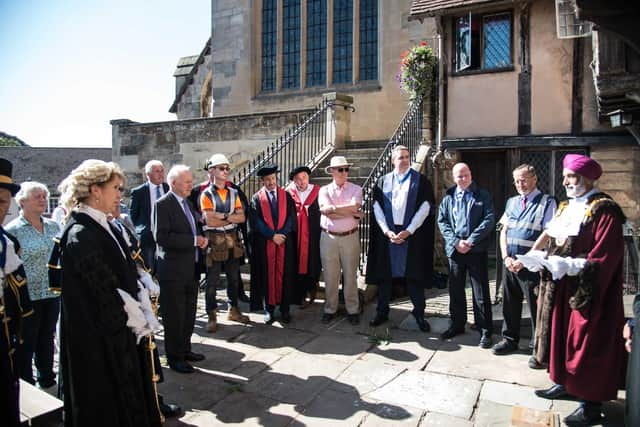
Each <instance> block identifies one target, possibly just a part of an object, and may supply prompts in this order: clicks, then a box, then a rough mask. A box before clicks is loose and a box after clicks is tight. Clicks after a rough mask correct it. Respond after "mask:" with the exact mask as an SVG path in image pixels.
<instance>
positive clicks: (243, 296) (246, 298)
mask: <svg viewBox="0 0 640 427" xmlns="http://www.w3.org/2000/svg"><path fill="white" fill-rule="evenodd" d="M238 301H240V302H245V303H249V301H250V299H249V296H248V295H247V294H245V293H244V292H240V293H239V294H238Z"/></svg>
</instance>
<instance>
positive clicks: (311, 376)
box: [246, 351, 348, 405]
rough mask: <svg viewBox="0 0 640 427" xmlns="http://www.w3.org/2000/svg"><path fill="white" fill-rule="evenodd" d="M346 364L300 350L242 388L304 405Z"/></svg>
mask: <svg viewBox="0 0 640 427" xmlns="http://www.w3.org/2000/svg"><path fill="white" fill-rule="evenodd" d="M347 366H348V364H347V363H344V362H339V361H337V360H331V359H325V358H321V357H318V356H312V355H308V354H305V353H301V352H298V351H296V352H294V353H291V354H288V355H287V356H285V357H283V358H281V359H280V360H278V361H277V362H275V363H274V364H273V365H271V369H270V370H268V371H264V372H261V373H260V374H258V375H256V376H255V377H254V378H253V379H252V381H251V382H250V383H249V384H248V386H247V388H246V390H247V391H249V392H254V393H258V394H261V395H263V396H266V397H269V398H272V399H276V400H278V401H279V402H285V403H295V404H301V405H305V404H307V403H309V402H310V401H311V400H313V398H314V397H315V396H316V395H317V394H318V393H320V392H321V391H322V390H324V389H325V388H326V387H328V386H329V385H330V383H332V382H334V381H335V379H336V377H338V376H339V375H340V374H341V373H342V372H343V371H344V370H345V369H346V368H347Z"/></svg>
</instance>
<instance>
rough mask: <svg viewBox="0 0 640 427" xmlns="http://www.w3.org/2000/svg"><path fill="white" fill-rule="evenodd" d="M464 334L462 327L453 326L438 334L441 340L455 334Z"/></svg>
mask: <svg viewBox="0 0 640 427" xmlns="http://www.w3.org/2000/svg"><path fill="white" fill-rule="evenodd" d="M461 334H464V328H454V327H453V326H452V327H450V328H449V329H447V330H446V331H444V332H443V333H441V334H440V339H441V340H449V339H451V338H453V337H455V336H456V335H461Z"/></svg>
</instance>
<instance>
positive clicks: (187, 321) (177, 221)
mask: <svg viewBox="0 0 640 427" xmlns="http://www.w3.org/2000/svg"><path fill="white" fill-rule="evenodd" d="M167 180H168V181H169V186H170V188H171V191H169V193H167V194H166V195H165V196H164V197H162V198H160V199H159V200H158V201H157V202H156V205H155V221H154V223H155V229H154V237H155V241H156V242H157V249H156V255H157V259H156V261H157V276H158V280H159V282H160V312H161V314H162V322H163V324H164V338H165V340H164V348H165V353H166V355H167V360H168V362H169V367H170V368H171V369H173V370H174V371H176V372H180V373H185V374H188V373H192V372H194V371H195V370H194V368H193V366H191V365H190V364H189V362H198V361H201V360H204V356H203V355H202V354H197V353H194V352H192V351H191V334H192V333H193V327H194V325H195V318H196V303H197V297H198V280H197V279H198V277H197V276H198V269H197V268H196V263H197V262H198V258H199V257H200V256H201V254H200V249H204V248H205V247H207V245H208V240H207V239H206V238H205V237H203V236H202V235H201V233H202V232H201V231H200V230H199V229H198V223H199V221H198V217H197V216H196V212H195V211H194V210H193V207H192V206H191V205H190V203H189V201H188V199H187V198H188V197H189V195H190V194H191V187H193V174H192V173H191V171H190V170H189V167H188V166H185V165H175V166H173V167H172V168H171V170H170V171H169V174H168V175H167Z"/></svg>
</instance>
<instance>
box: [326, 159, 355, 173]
mask: <svg viewBox="0 0 640 427" xmlns="http://www.w3.org/2000/svg"><path fill="white" fill-rule="evenodd" d="M352 164H353V163H349V162H347V158H346V157H344V156H333V157H332V158H331V162H330V163H329V166H327V167H326V168H324V170H325V172H326V173H331V169H332V168H339V167H340V166H351V165H352Z"/></svg>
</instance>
